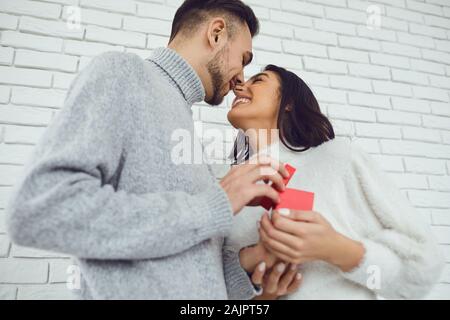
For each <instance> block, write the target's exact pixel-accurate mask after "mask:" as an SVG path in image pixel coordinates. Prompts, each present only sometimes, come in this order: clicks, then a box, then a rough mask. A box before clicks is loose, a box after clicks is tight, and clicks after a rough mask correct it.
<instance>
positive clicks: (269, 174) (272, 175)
mask: <svg viewBox="0 0 450 320" xmlns="http://www.w3.org/2000/svg"><path fill="white" fill-rule="evenodd" d="M248 177H249V179H251V182H253V183H255V182H257V181H261V180H263V181H264V180H268V181H272V183H273V184H272V187H275V188H276V189H277V190H279V191H284V190H285V189H286V186H285V185H284V182H283V177H282V176H281V175H280V174H279V173H278V172H277V171H275V170H274V169H272V168H270V167H267V168H255V169H253V170H252V171H251V172H250V173H249V176H248Z"/></svg>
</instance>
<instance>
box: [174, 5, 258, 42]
mask: <svg viewBox="0 0 450 320" xmlns="http://www.w3.org/2000/svg"><path fill="white" fill-rule="evenodd" d="M211 14H222V15H225V17H224V18H229V19H237V20H238V21H240V22H242V23H246V24H247V26H248V28H249V29H250V34H251V35H252V37H254V36H256V35H257V34H258V32H259V21H258V18H256V16H255V13H254V12H253V10H252V9H251V8H250V7H249V6H248V5H246V4H244V3H243V2H242V1H240V0H185V1H184V2H183V4H182V5H181V7H180V8H178V10H177V12H176V13H175V17H174V19H173V22H172V32H171V34H170V41H169V42H171V41H172V40H173V39H174V38H175V36H176V35H177V34H178V33H179V32H180V31H183V32H195V31H196V30H197V28H196V27H197V26H199V25H200V24H201V23H203V22H204V21H205V19H206V18H207V17H208V16H210V15H211ZM227 23H228V32H229V34H230V37H232V36H233V33H234V32H233V31H234V30H233V29H232V24H233V21H227ZM230 28H231V29H230Z"/></svg>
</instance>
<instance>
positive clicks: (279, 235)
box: [261, 213, 302, 249]
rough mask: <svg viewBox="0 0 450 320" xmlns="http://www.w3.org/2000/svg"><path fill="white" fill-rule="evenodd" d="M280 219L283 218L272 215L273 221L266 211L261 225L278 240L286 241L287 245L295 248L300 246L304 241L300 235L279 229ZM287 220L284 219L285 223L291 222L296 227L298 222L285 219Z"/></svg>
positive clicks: (271, 236) (269, 234)
mask: <svg viewBox="0 0 450 320" xmlns="http://www.w3.org/2000/svg"><path fill="white" fill-rule="evenodd" d="M280 219H283V218H280V217H278V218H276V219H274V217H273V216H272V220H273V221H274V222H272V221H270V218H269V216H268V215H267V213H265V214H264V215H263V217H262V219H261V227H262V228H263V229H264V231H265V232H266V234H267V235H268V236H269V237H270V238H272V239H274V240H277V241H279V242H281V243H284V244H285V245H287V246H289V247H291V248H293V249H295V248H298V247H299V243H300V242H301V241H302V240H301V239H300V238H299V237H298V236H294V235H292V234H290V233H287V232H284V231H281V230H280V229H278V226H279V225H280V223H281V222H280V221H281V220H280ZM284 220H285V221H283V223H284V224H291V225H293V226H292V228H294V227H295V224H296V222H295V221H292V220H288V219H284Z"/></svg>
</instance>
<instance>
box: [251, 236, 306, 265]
mask: <svg viewBox="0 0 450 320" xmlns="http://www.w3.org/2000/svg"><path fill="white" fill-rule="evenodd" d="M259 236H260V239H261V241H262V243H263V244H264V246H265V247H266V248H267V249H269V250H270V251H271V252H273V254H275V255H276V256H277V257H279V258H280V259H282V258H281V255H283V256H284V257H287V258H288V260H286V261H287V262H295V259H296V258H297V257H299V256H300V253H298V252H296V251H295V250H293V249H291V248H289V247H288V246H286V245H285V244H283V243H281V242H278V241H276V240H274V239H272V238H270V237H269V236H268V235H267V234H266V232H265V231H264V230H263V229H262V228H261V229H260V230H259Z"/></svg>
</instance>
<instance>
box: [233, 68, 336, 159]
mask: <svg viewBox="0 0 450 320" xmlns="http://www.w3.org/2000/svg"><path fill="white" fill-rule="evenodd" d="M264 71H272V72H274V73H275V74H276V75H277V76H278V78H279V80H280V89H279V90H280V97H281V100H280V108H279V111H278V123H277V128H278V129H279V132H280V137H279V138H280V140H281V142H282V143H283V144H284V145H285V146H286V147H287V148H288V149H290V150H292V151H296V152H303V151H306V150H308V149H310V148H312V147H317V146H319V145H321V144H322V143H324V142H326V141H329V140H332V139H334V137H335V135H334V130H333V126H332V125H331V123H330V121H329V120H328V118H327V117H326V116H325V115H324V114H323V113H322V112H321V111H320V107H319V103H318V102H317V99H316V97H315V96H314V94H313V92H312V91H311V89H310V88H309V87H308V85H307V84H306V83H305V82H304V81H303V80H302V79H301V78H300V77H298V76H297V75H296V74H295V73H293V72H291V71H288V70H286V69H284V68H281V67H277V66H275V65H271V64H270V65H268V66H266V67H265V68H264ZM241 140H242V139H241ZM246 142H247V140H246ZM242 147H243V148H245V150H248V146H247V145H242V144H239V143H238V139H236V141H235V145H234V150H233V155H234V160H235V163H239V162H241V161H242V159H240V161H239V160H238V159H237V157H236V155H237V154H239V153H241V154H242ZM239 149H241V150H239ZM244 154H245V158H246V159H245V160H247V159H248V155H247V154H248V152H244Z"/></svg>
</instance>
